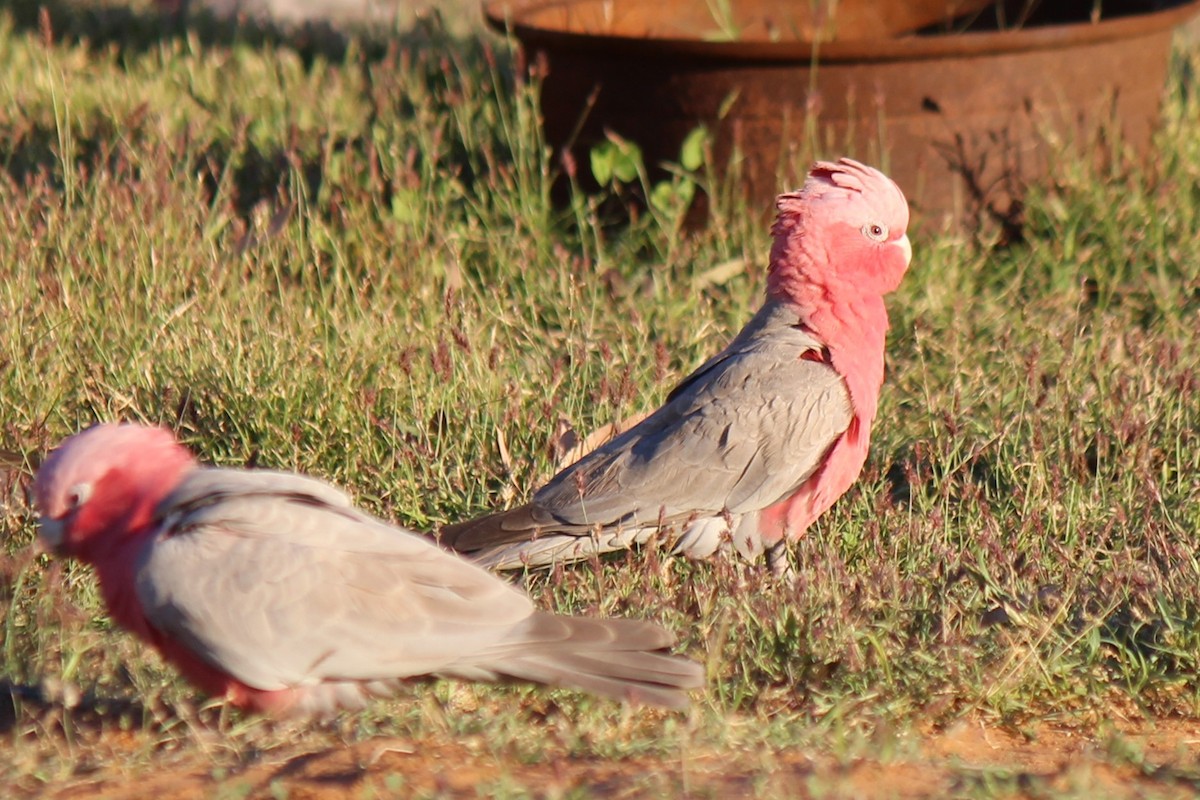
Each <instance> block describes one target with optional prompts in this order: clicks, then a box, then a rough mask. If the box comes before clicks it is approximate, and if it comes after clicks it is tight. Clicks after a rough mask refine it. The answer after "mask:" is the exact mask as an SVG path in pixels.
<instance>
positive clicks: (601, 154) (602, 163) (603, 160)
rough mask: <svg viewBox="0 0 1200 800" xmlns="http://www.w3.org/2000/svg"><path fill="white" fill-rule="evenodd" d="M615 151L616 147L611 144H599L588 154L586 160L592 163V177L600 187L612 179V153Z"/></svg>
mask: <svg viewBox="0 0 1200 800" xmlns="http://www.w3.org/2000/svg"><path fill="white" fill-rule="evenodd" d="M615 149H616V146H615V145H614V144H613V143H612V142H601V143H600V144H598V145H596V146H595V147H593V148H592V150H591V152H590V153H588V160H589V161H591V163H592V177H593V178H595V179H596V183H598V184H600V185H601V186H604V185H605V184H607V183H608V182H609V180H610V179H611V178H612V174H613V151H614V150H615Z"/></svg>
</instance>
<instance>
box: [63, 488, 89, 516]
mask: <svg viewBox="0 0 1200 800" xmlns="http://www.w3.org/2000/svg"><path fill="white" fill-rule="evenodd" d="M91 496H92V485H91V484H90V483H77V484H75V485H74V486H72V487H71V488H70V489H68V490H67V505H68V506H70V508H71V509H72V510H74V509H76V508H79V507H80V506H81V505H83V504H84V503H86V502H87V501H88V500H89V499H90V498H91Z"/></svg>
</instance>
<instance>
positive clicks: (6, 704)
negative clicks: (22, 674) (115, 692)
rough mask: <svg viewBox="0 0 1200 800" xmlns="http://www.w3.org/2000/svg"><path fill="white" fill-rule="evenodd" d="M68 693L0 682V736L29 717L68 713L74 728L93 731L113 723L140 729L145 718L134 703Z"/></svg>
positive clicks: (144, 709)
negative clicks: (117, 721) (122, 723)
mask: <svg viewBox="0 0 1200 800" xmlns="http://www.w3.org/2000/svg"><path fill="white" fill-rule="evenodd" d="M70 692H71V690H65V691H61V692H58V691H51V690H50V689H48V688H47V686H46V685H42V686H29V685H27V684H20V683H13V682H12V681H9V680H0V734H2V733H9V732H10V731H12V730H13V729H14V728H15V727H16V726H17V723H18V721H20V720H22V719H24V718H26V717H29V716H30V715H31V714H36V715H38V716H41V717H45V716H47V715H49V714H60V715H61V714H66V713H69V714H70V715H71V722H72V724H73V725H74V726H76V727H88V728H95V729H96V730H104V729H106V728H107V727H108V725H110V724H111V723H112V722H113V721H116V720H124V721H125V722H126V724H128V725H132V726H134V727H140V726H141V725H142V724H143V722H144V720H146V718H147V709H146V707H145V706H144V705H142V703H141V702H139V701H137V700H132V699H130V698H122V697H98V696H96V695H94V694H91V693H85V694H83V695H80V696H78V697H72V696H70Z"/></svg>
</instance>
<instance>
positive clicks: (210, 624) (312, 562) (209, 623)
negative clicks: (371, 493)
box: [137, 470, 533, 690]
mask: <svg viewBox="0 0 1200 800" xmlns="http://www.w3.org/2000/svg"><path fill="white" fill-rule="evenodd" d="M239 485H241V487H242V488H243V489H244V491H239ZM314 485H315V486H316V487H322V488H323V489H325V490H328V489H330V487H328V486H326V485H325V484H322V483H320V482H319V481H313V480H311V479H304V478H298V476H291V475H271V474H264V473H255V472H234V471H227V470H200V471H197V473H195V474H194V475H193V476H192V477H191V478H189V479H188V480H187V481H185V482H184V484H183V485H182V486H181V487H180V489H179V490H177V491H176V492H175V493H174V494H173V496H172V498H174V500H175V501H177V502H178V503H179V505H178V506H176V507H175V508H174V510H173V511H172V512H171V513H169V514H168V515H165V516H166V518H167V519H169V520H170V522H171V524H170V525H169V526H165V527H164V528H163V530H162V532H161V533H160V536H159V538H158V540H157V541H156V542H155V543H154V545H153V547H152V548H150V550H149V552H148V554H147V557H146V559H145V562H144V563H143V564H142V565H141V568H140V569H139V571H138V583H137V587H138V593H139V598H140V599H141V601H142V603H143V607H144V608H145V612H146V614H147V616H148V618H149V620H150V621H151V623H152V624H154V625H155V626H156V627H159V628H160V629H162V630H165V631H168V632H170V633H171V634H172V635H175V636H177V637H179V638H181V639H182V640H184V641H185V642H186V643H187V644H189V646H191V647H192V649H194V650H195V651H196V652H197V653H199V654H200V655H201V656H202V657H204V658H205V659H206V660H208V661H209V662H210V663H213V664H215V665H218V666H220V667H221V668H222V669H223V670H225V671H226V672H228V673H230V674H231V675H233V676H234V677H236V678H237V679H238V680H240V681H242V682H243V683H246V684H247V685H249V686H252V687H255V688H259V689H266V690H270V689H279V688H283V687H285V686H290V685H296V684H304V683H312V682H316V681H319V680H328V679H340V680H371V679H383V678H395V677H405V676H411V675H420V674H426V673H430V672H437V671H439V670H442V669H448V668H452V667H453V665H454V664H455V663H456V662H457V661H459V660H464V659H465V660H470V659H471V658H473V657H479V658H486V657H489V655H490V651H491V650H492V649H494V648H496V647H501V646H502V639H503V636H504V633H505V631H506V629H507V628H510V627H511V626H513V625H516V624H518V623H520V622H521V621H522V620H524V619H526V618H527V617H528V616H529V615H530V614H531V613H533V607H532V604H531V603H530V602H529V600H528V598H527V597H525V596H524V595H523V594H521V593H520V592H519V591H517V590H515V589H514V588H512V587H511V586H509V585H508V584H506V583H504V582H503V581H498V580H496V579H495V578H494V577H493V576H491V575H489V574H488V573H486V572H484V571H483V570H481V569H479V568H478V567H476V566H474V565H472V564H469V563H467V562H464V561H462V560H461V559H459V558H456V557H454V556H453V555H451V554H449V553H446V552H444V551H441V550H439V549H438V548H436V547H434V546H432V545H431V543H430V542H429V541H428V540H427V539H425V538H424V537H421V536H418V535H417V534H414V533H410V532H408V531H403V530H399V529H396V528H392V527H390V526H388V525H385V524H384V523H382V522H379V521H378V520H375V519H373V518H371V517H369V516H368V515H366V514H363V513H361V512H359V511H356V510H355V509H353V508H352V507H351V506H349V505H348V504H347V503H346V502H343V501H344V495H341V493H340V492H339V493H336V496H333V495H329V494H328V492H327V491H326V492H318V493H308V492H306V491H305V489H306V488H313V487H314ZM273 488H274V491H272V489H273ZM172 498H168V500H167V501H166V502H167V503H170V502H171V500H172ZM339 498H340V499H339ZM326 499H330V500H333V501H334V503H332V504H327V503H325V502H324V500H326ZM164 507H167V508H169V507H168V506H166V504H164ZM214 534H215V535H214Z"/></svg>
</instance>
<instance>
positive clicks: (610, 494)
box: [530, 304, 853, 527]
mask: <svg viewBox="0 0 1200 800" xmlns="http://www.w3.org/2000/svg"><path fill="white" fill-rule="evenodd" d="M798 323H799V319H798V317H797V316H796V313H795V311H794V310H791V309H789V308H788V307H787V306H784V305H782V304H768V305H767V306H766V307H764V309H763V310H762V311H760V312H759V314H758V315H757V316H756V317H755V319H754V320H752V321H751V323H750V324H748V325H747V326H746V328H745V329H744V330H743V331H742V333H741V334H740V335H739V336H738V338H737V339H735V340H734V341H733V342H732V343H731V344H730V346H729V347H728V348H726V350H725V351H724V352H722V353H721V354H720V355H719V356H717V357H716V358H714V359H712V360H710V361H709V362H708V363H706V364H705V365H704V366H702V367H701V368H700V369H698V370H697V371H696V372H695V373H693V375H692V376H691V377H689V378H688V379H687V380H686V381H685V382H684V383H683V384H682V385H681V386H680V387H679V388H678V389H677V390H676V391H675V392H674V393H672V395H671V397H670V398H669V400H668V402H667V403H666V405H664V406H663V407H662V408H660V409H659V410H658V411H656V412H655V413H654V414H652V415H651V416H650V417H648V418H647V419H645V420H644V421H643V422H642V423H640V424H639V425H637V426H635V427H634V428H632V429H630V430H629V431H627V432H626V433H625V434H623V435H621V436H619V437H617V438H616V439H613V440H612V441H611V442H609V443H608V444H607V445H605V446H603V447H601V448H599V449H598V450H596V451H595V452H593V453H591V454H590V455H588V456H586V457H584V458H583V459H581V460H580V461H578V462H576V463H575V464H574V465H572V466H571V467H568V468H567V469H565V470H563V471H562V472H560V473H559V474H558V475H557V476H555V478H554V479H553V480H552V481H551V482H550V483H548V484H547V485H546V486H545V487H543V488H542V489H541V490H540V491H538V492H537V494H536V495H535V496H534V499H533V503H532V504H531V506H532V507H531V509H530V513H531V514H532V516H533V518H534V520H535V521H536V522H537V523H538V524H540V525H543V526H547V527H553V526H554V525H555V524H566V525H572V526H591V525H597V524H599V525H605V526H608V525H616V524H625V523H629V522H632V521H634V520H637V521H640V522H642V523H653V522H654V521H655V520H656V519H657V518H659V517H660V516H662V517H664V518H667V519H672V518H680V517H686V516H688V515H691V514H695V513H697V512H712V513H720V512H721V511H723V510H725V509H728V510H729V511H731V512H734V513H742V512H748V511H754V510H759V509H762V508H766V507H768V506H770V505H773V504H774V503H775V502H777V501H779V500H781V499H783V498H784V497H786V496H787V495H788V494H790V493H791V492H792V491H794V490H795V489H796V488H797V487H798V486H799V485H800V484H802V483H803V482H804V481H805V480H807V479H808V478H809V477H810V476H811V475H812V474H813V472H814V471H815V470H816V469H817V467H818V466H819V465H820V464H821V461H822V459H823V458H824V456H825V454H826V453H827V452H828V451H829V448H830V447H831V446H832V445H833V444H834V443H835V442H836V441H837V439H838V437H840V436H841V435H842V434H843V433H844V432H845V431H846V429H847V428H848V427H849V425H850V422H851V420H852V419H853V409H852V407H851V405H850V396H849V391H848V390H847V388H846V385H845V382H844V381H843V380H842V378H841V376H840V375H839V374H838V373H837V372H836V371H835V370H834V369H833V368H832V367H831V366H829V364H827V363H824V362H823V361H821V360H808V359H806V358H805V354H806V353H809V352H811V351H819V350H820V348H821V345H820V342H818V341H817V340H816V339H814V338H813V337H812V335H811V334H810V333H808V332H807V330H805V329H804V328H803V327H802V326H801V325H799V324H798Z"/></svg>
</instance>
